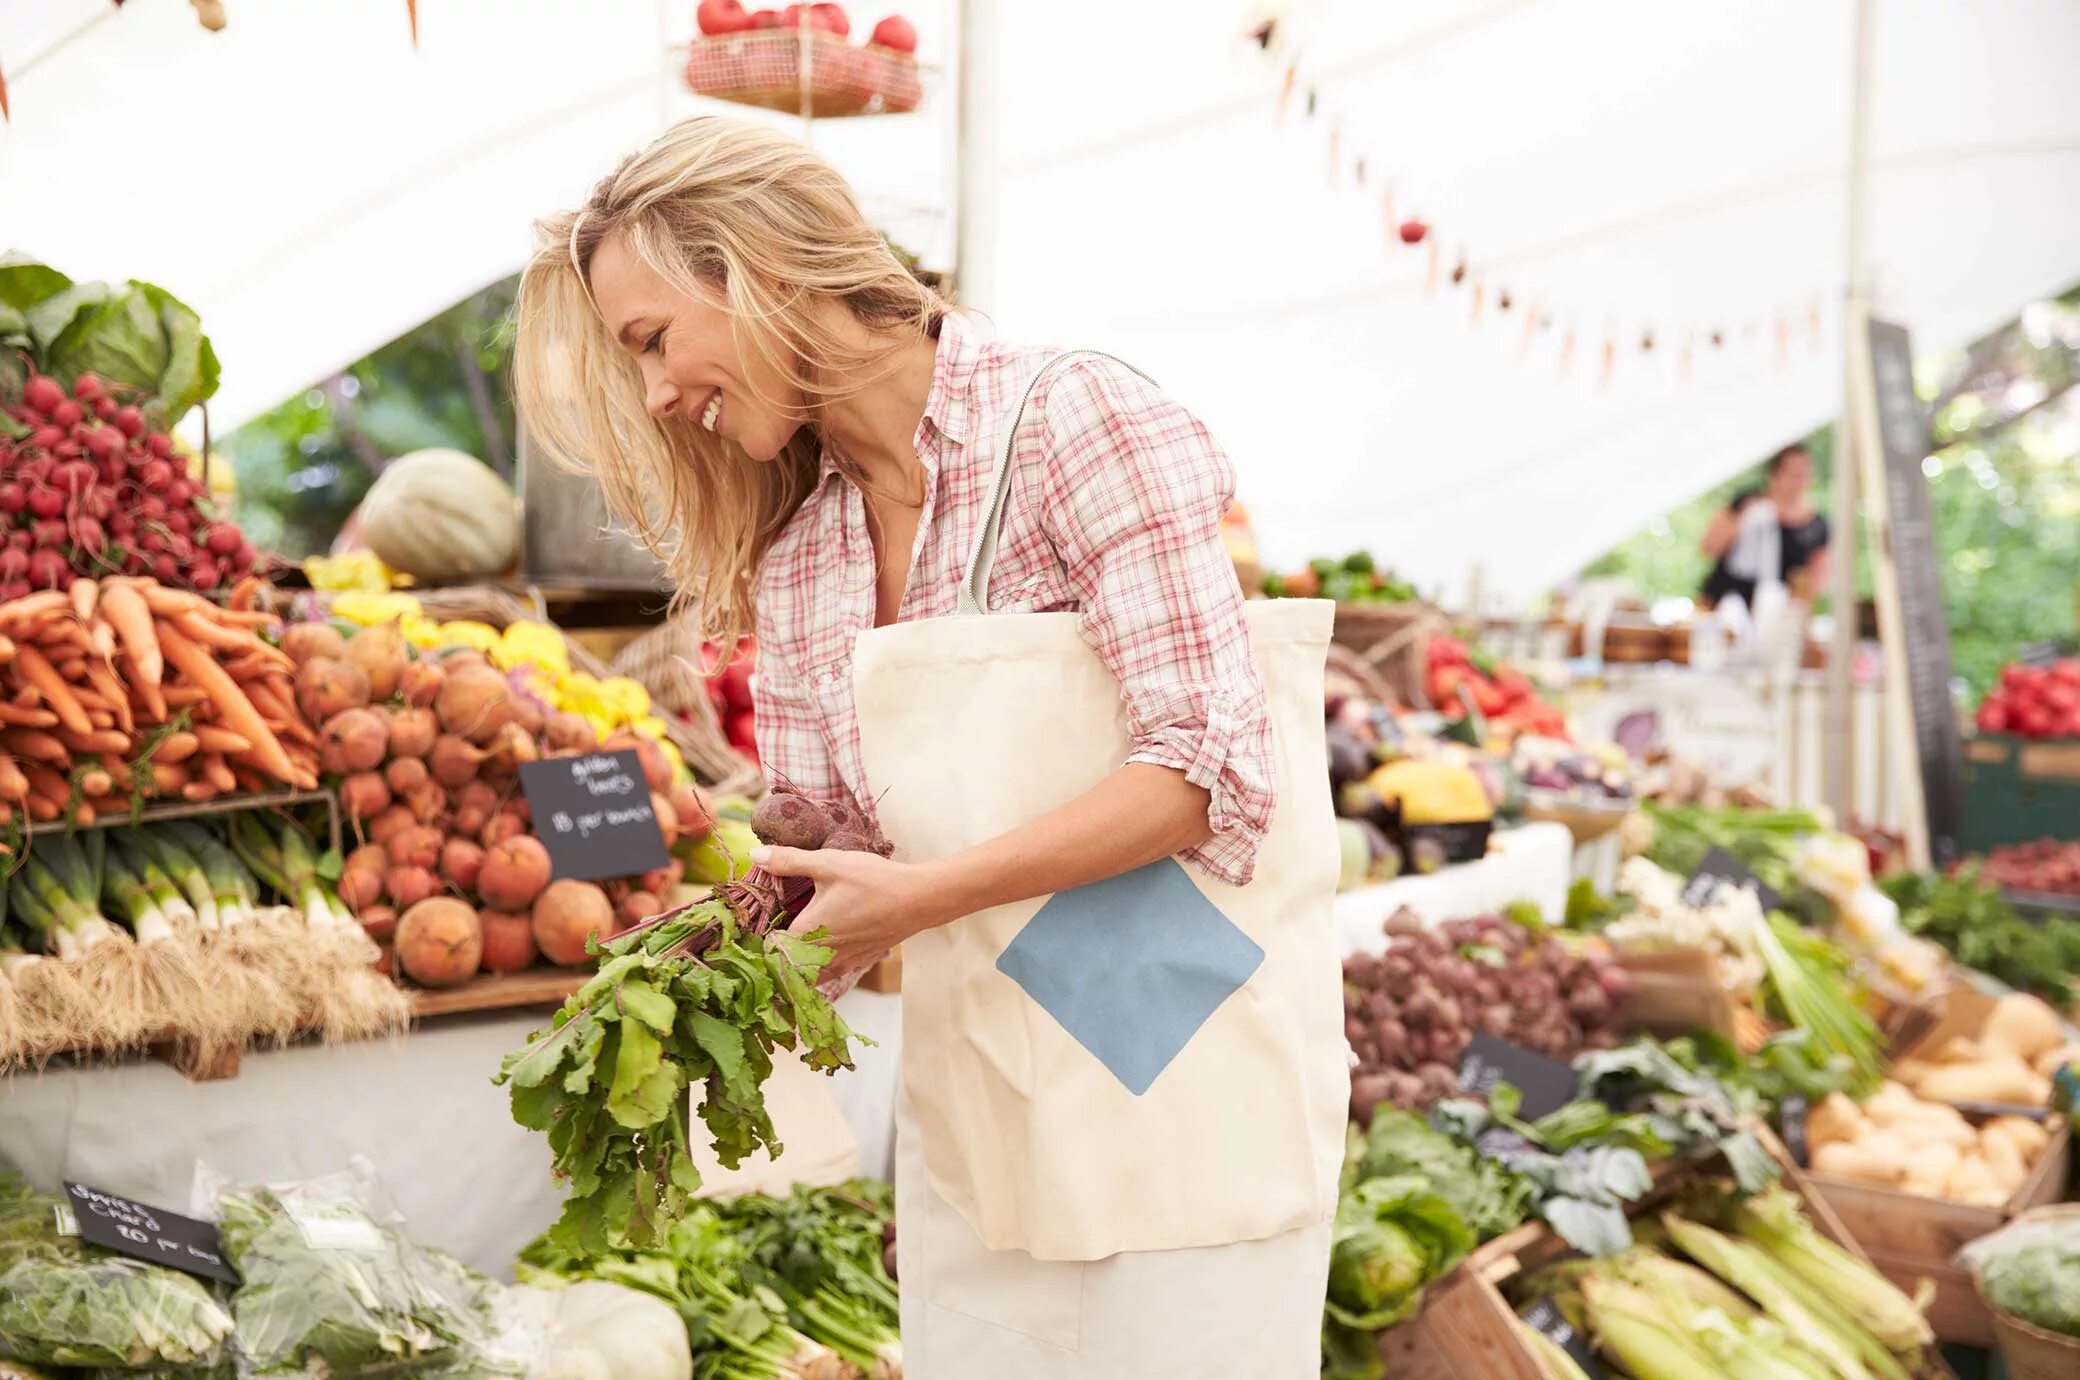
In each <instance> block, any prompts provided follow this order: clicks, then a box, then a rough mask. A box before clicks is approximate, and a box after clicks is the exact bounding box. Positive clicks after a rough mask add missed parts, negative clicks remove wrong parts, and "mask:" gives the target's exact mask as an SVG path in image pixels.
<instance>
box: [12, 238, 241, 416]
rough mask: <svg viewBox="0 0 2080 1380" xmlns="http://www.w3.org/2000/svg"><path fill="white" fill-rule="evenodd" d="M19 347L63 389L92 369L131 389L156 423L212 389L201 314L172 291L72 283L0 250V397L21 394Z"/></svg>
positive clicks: (211, 355)
mask: <svg viewBox="0 0 2080 1380" xmlns="http://www.w3.org/2000/svg"><path fill="white" fill-rule="evenodd" d="M24 350H26V351H27V352H28V354H29V356H30V357H31V359H32V360H33V361H34V363H35V365H36V367H37V368H39V369H41V370H42V371H43V372H45V373H47V374H49V375H51V376H52V377H54V378H56V379H57V380H58V381H59V382H60V383H62V384H64V385H65V386H66V387H67V388H68V389H69V388H70V387H71V386H72V381H73V380H74V379H76V378H78V377H79V376H80V375H81V374H85V373H92V374H98V375H100V377H101V379H102V380H103V381H104V382H106V383H110V384H115V385H118V386H119V388H128V389H135V390H137V392H139V393H140V394H142V395H143V398H142V400H141V406H143V408H144V411H145V415H146V416H147V417H148V418H150V419H151V421H152V422H153V424H154V425H156V426H158V427H160V428H161V429H170V428H171V427H172V426H173V425H174V423H176V422H178V421H180V419H181V418H182V417H184V416H186V415H187V413H188V411H189V409H190V408H193V407H194V406H195V405H196V404H198V403H201V402H204V401H206V400H207V399H208V398H209V397H210V395H211V394H213V393H215V392H216V391H217V379H218V374H219V368H218V365H217V355H216V351H215V350H213V349H211V348H210V343H209V337H207V336H205V335H204V334H203V333H202V318H201V317H199V316H197V315H196V314H195V312H194V311H193V309H191V308H190V307H189V306H188V305H187V304H186V303H184V302H182V301H181V300H180V299H179V298H177V297H175V296H174V295H173V294H172V293H170V292H168V291H166V289H164V288H161V287H155V286H154V285H152V284H151V283H140V282H138V281H136V280H135V279H132V280H131V281H129V282H127V283H120V284H118V283H98V282H93V283H75V282H73V281H72V280H71V279H70V278H68V277H66V276H65V275H64V274H63V273H60V272H58V270H56V269H54V268H52V267H50V266H49V265H48V264H43V263H39V262H37V261H36V260H34V259H32V258H29V257H27V256H26V255H22V254H14V253H10V254H5V255H0V396H6V397H9V398H12V397H15V396H18V395H19V393H20V391H21V384H22V376H21V355H20V353H19V352H20V351H24Z"/></svg>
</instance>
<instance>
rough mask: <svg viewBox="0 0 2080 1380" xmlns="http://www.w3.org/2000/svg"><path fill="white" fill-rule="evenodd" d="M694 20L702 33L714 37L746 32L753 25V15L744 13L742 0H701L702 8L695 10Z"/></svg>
mask: <svg viewBox="0 0 2080 1380" xmlns="http://www.w3.org/2000/svg"><path fill="white" fill-rule="evenodd" d="M693 22H694V23H695V24H696V25H698V26H699V27H700V31H701V32H702V33H704V34H708V35H710V36H711V37H712V36H713V35H716V34H737V33H742V32H744V30H746V29H748V28H750V27H751V16H750V15H748V14H746V13H744V6H743V4H742V3H741V0H701V3H700V8H699V9H696V10H695V11H694V12H693Z"/></svg>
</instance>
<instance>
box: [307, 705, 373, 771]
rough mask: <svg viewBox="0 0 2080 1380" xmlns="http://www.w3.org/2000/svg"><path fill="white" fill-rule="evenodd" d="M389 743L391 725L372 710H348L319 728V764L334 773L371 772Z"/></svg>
mask: <svg viewBox="0 0 2080 1380" xmlns="http://www.w3.org/2000/svg"><path fill="white" fill-rule="evenodd" d="M389 745H390V732H389V726H388V725H387V724H386V723H385V721H384V719H383V717H382V716H381V715H380V714H377V713H376V712H375V711H374V710H371V709H346V710H342V711H340V712H339V713H337V714H334V715H333V716H332V717H331V718H329V719H327V720H325V723H324V726H323V727H322V728H320V729H319V730H318V764H319V765H320V766H322V767H323V768H324V769H325V770H326V771H327V772H330V773H332V774H334V775H344V774H346V773H350V772H372V771H374V770H375V769H376V768H377V767H379V766H381V765H382V762H383V754H384V753H385V752H386V751H387V750H388V748H389Z"/></svg>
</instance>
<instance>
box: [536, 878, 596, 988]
mask: <svg viewBox="0 0 2080 1380" xmlns="http://www.w3.org/2000/svg"><path fill="white" fill-rule="evenodd" d="M532 920H533V924H534V940H535V943H536V944H537V945H538V946H540V948H541V951H542V957H544V958H546V959H548V960H549V961H550V962H551V963H554V964H557V965H559V966H562V967H569V966H571V965H573V964H578V963H583V962H585V960H586V957H587V955H586V952H585V944H586V941H587V940H590V939H604V938H606V937H607V936H608V935H610V934H612V933H613V931H614V907H613V906H611V905H609V904H608V903H607V894H606V893H605V892H604V891H601V890H600V889H599V888H598V887H596V886H594V885H593V884H592V883H591V882H577V881H571V880H568V879H566V880H564V881H560V882H551V883H549V885H548V887H547V888H546V889H544V890H543V892H542V894H541V895H540V896H538V897H536V898H535V903H534V909H533V912H532Z"/></svg>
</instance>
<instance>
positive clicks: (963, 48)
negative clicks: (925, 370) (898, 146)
mask: <svg viewBox="0 0 2080 1380" xmlns="http://www.w3.org/2000/svg"><path fill="white" fill-rule="evenodd" d="M1001 3H1002V0H961V44H960V70H959V73H958V74H957V76H956V78H955V80H956V82H957V84H958V87H959V91H960V123H959V129H958V132H957V133H956V135H955V148H956V152H955V158H956V160H957V163H956V168H955V173H954V176H955V180H956V182H957V184H958V187H959V192H958V195H957V196H956V198H955V203H956V204H955V211H954V235H955V239H954V269H953V274H954V279H953V281H954V295H955V297H956V298H957V299H958V300H959V302H960V304H961V305H962V306H964V307H973V308H974V309H975V310H976V311H979V312H983V313H989V312H991V311H994V310H995V309H996V298H997V162H998V159H997V125H998V108H999V101H998V96H999V91H1000V88H1001V82H1000V80H999V66H1000V64H999V63H998V60H997V56H998V53H999V51H1000V46H1001V45H1000V37H1001V35H1002V33H1003V24H1002V23H1001V17H1002V11H1001Z"/></svg>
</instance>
